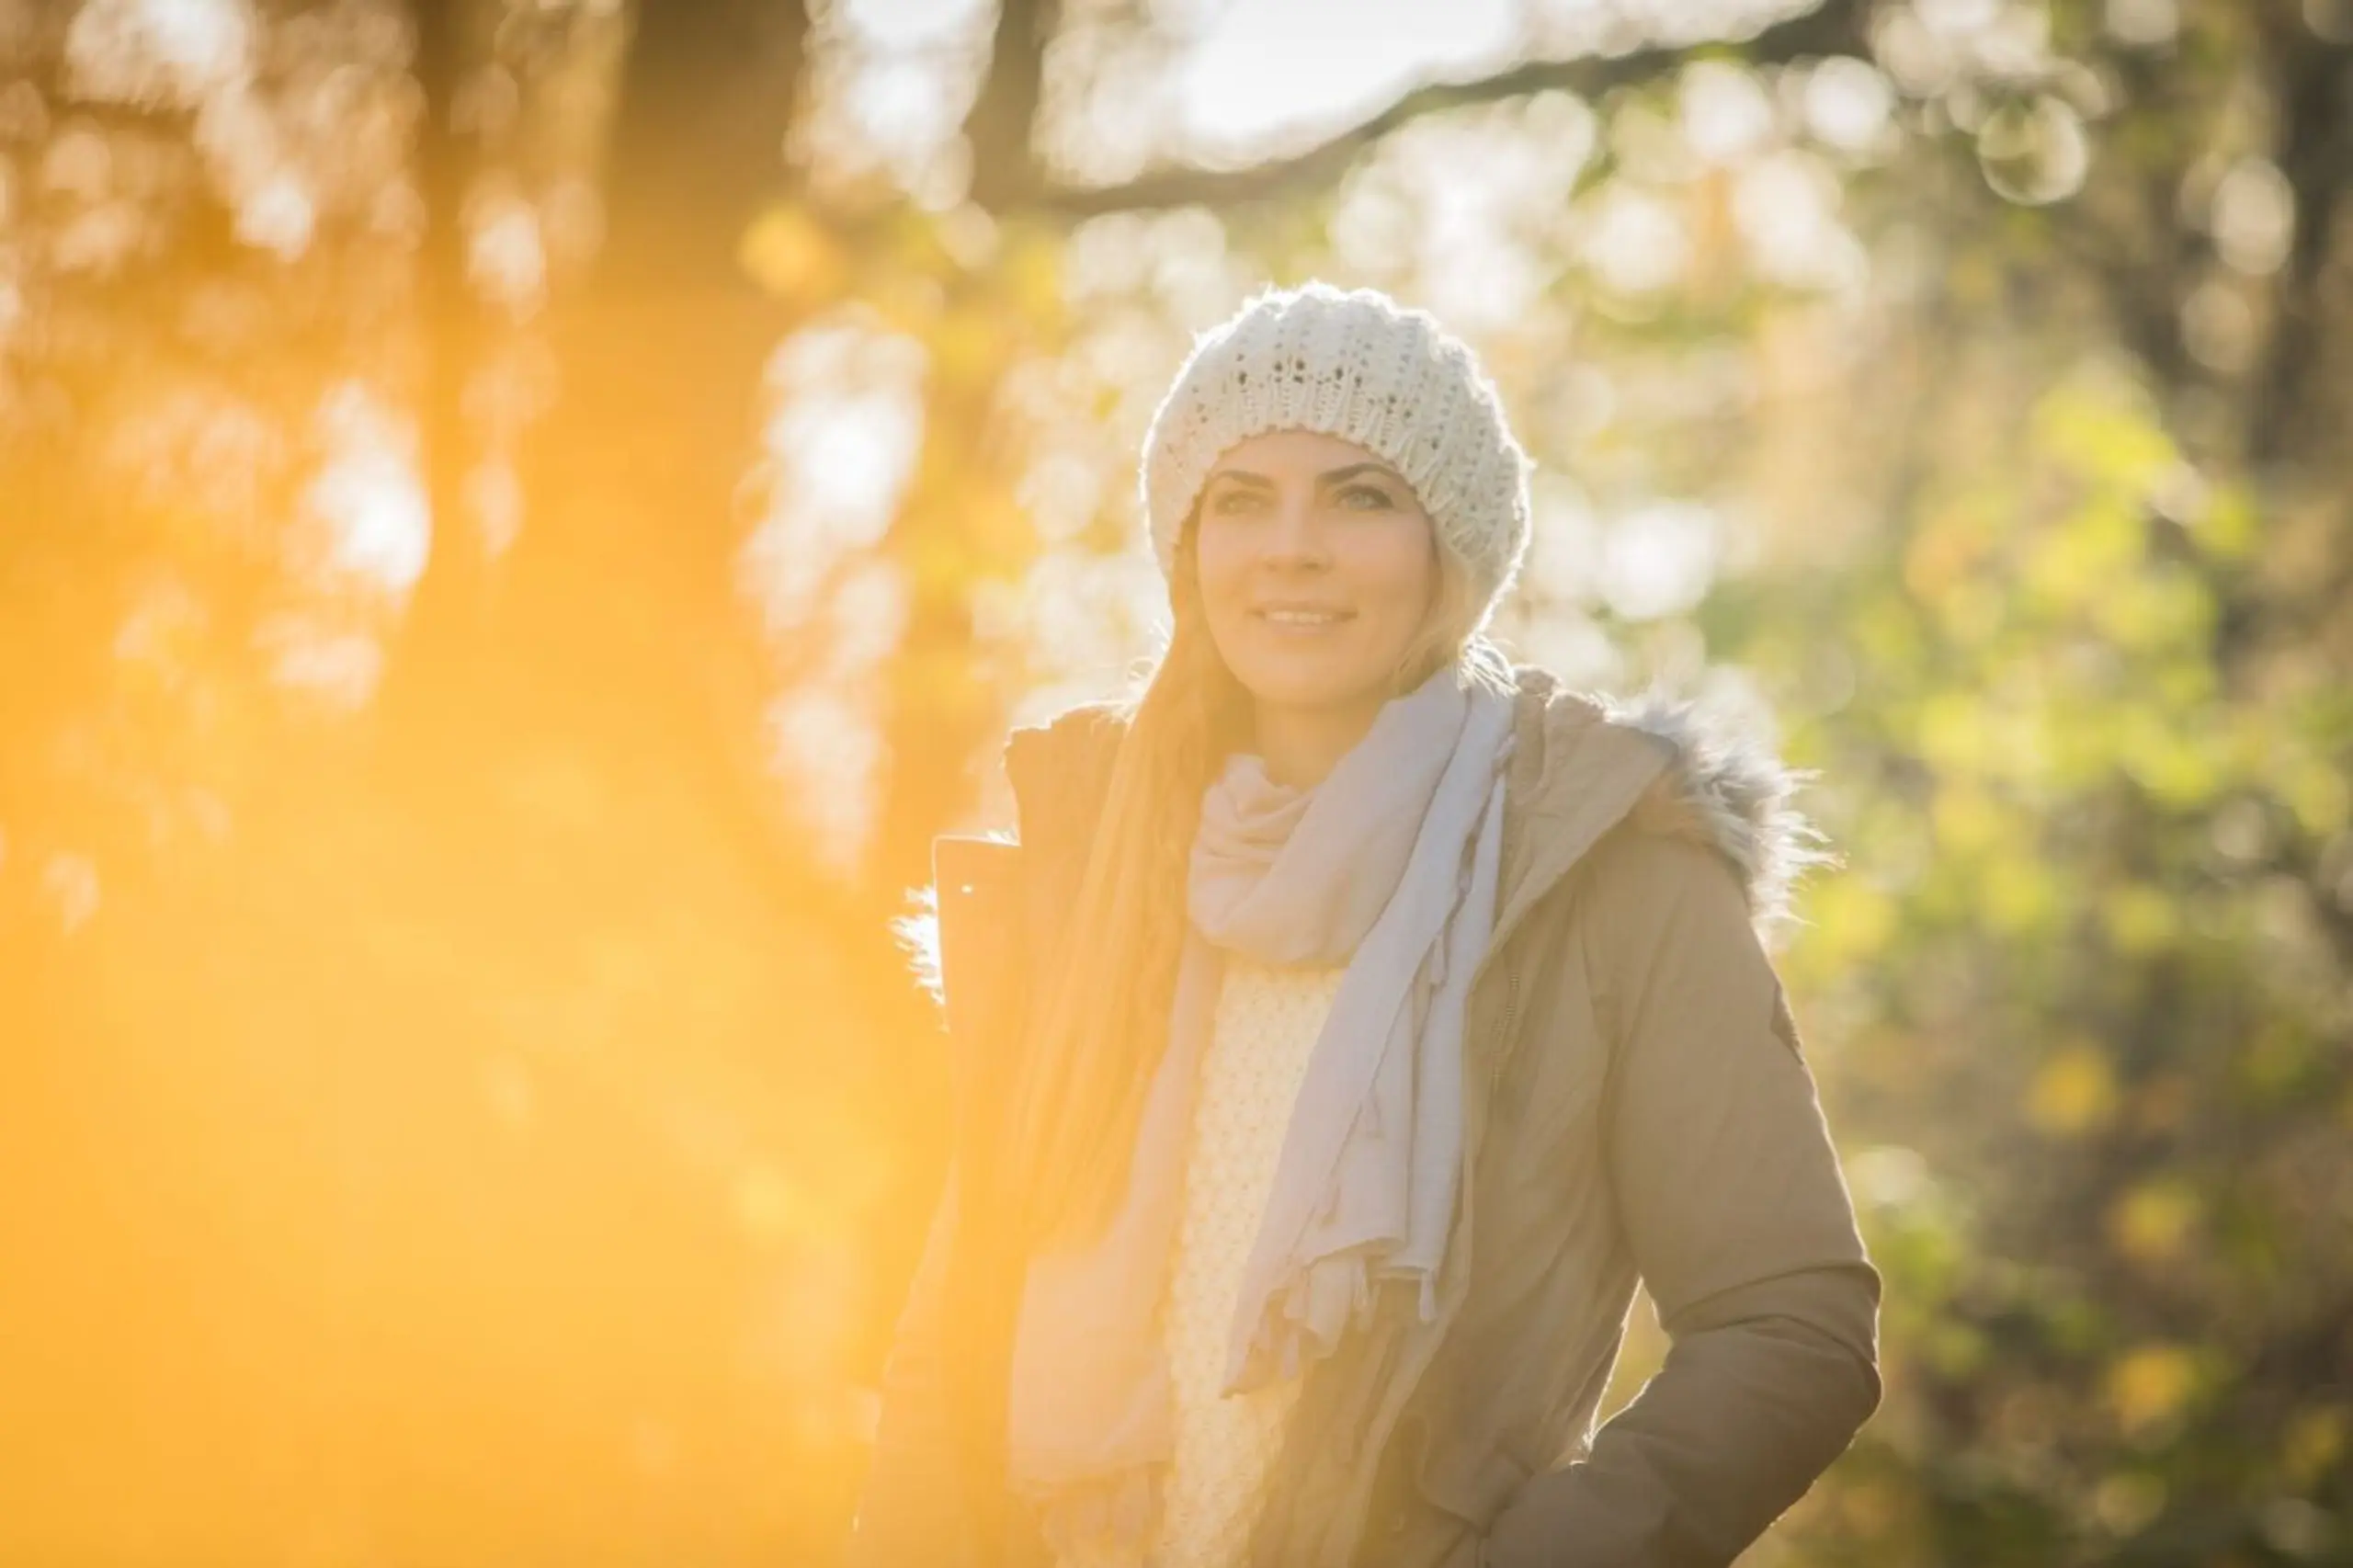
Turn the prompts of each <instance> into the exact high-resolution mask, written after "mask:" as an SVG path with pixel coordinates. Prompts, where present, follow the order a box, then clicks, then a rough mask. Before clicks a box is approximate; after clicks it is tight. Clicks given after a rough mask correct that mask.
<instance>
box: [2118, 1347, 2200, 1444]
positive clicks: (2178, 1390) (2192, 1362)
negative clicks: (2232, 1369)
mask: <svg viewBox="0 0 2353 1568" xmlns="http://www.w3.org/2000/svg"><path fill="white" fill-rule="evenodd" d="M2197 1389H2198V1360H2197V1358H2196V1357H2194V1356H2193V1355H2191V1354H2190V1352H2189V1351H2188V1349H2186V1348H2184V1347H2183V1346H2178V1345H2143V1346H2138V1347H2137V1348H2135V1349H2132V1350H2129V1351H2127V1352H2125V1354H2124V1355H2122V1356H2120V1357H2119V1358H2117V1359H2116V1360H2115V1361H2114V1362H2112V1363H2110V1365H2109V1369H2108V1403H2109V1409H2110V1410H2112V1411H2113V1412H2115V1414H2116V1419H2117V1421H2118V1422H2119V1423H2120V1425H2121V1426H2123V1428H2124V1429H2125V1430H2126V1431H2127V1432H2142V1431H2145V1430H2147V1429H2148V1428H2150V1427H2152V1426H2155V1425H2157V1424H2158V1423H2159V1422H2162V1421H2165V1419H2167V1418H2168V1417H2170V1416H2173V1415H2177V1414H2178V1413H2179V1412H2180V1410H2181V1408H2182V1406H2183V1405H2185V1404H2187V1403H2189V1396H2190V1395H2191V1394H2192V1393H2194V1392H2197Z"/></svg>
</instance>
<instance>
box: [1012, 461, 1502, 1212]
mask: <svg viewBox="0 0 2353 1568" xmlns="http://www.w3.org/2000/svg"><path fill="white" fill-rule="evenodd" d="M1197 520H1198V507H1197V508H1196V511H1195V513H1194V514H1192V515H1188V517H1186V519H1185V521H1184V524H1183V525H1182V528H1181V530H1180V532H1179V535H1178V540H1177V546H1176V562H1175V567H1176V569H1175V571H1174V572H1173V573H1172V574H1170V586H1169V601H1170V607H1171V609H1172V611H1173V615H1172V624H1171V628H1170V632H1169V638H1168V642H1167V645H1166V647H1165V649H1164V650H1163V652H1162V653H1161V655H1160V658H1159V660H1158V661H1157V663H1156V664H1155V665H1154V668H1153V671H1152V673H1151V676H1149V678H1148V679H1147V681H1146V683H1145V685H1144V686H1143V687H1142V691H1141V693H1140V694H1139V695H1137V696H1136V697H1135V698H1133V699H1131V703H1130V705H1129V710H1128V724H1127V728H1126V732H1125V733H1124V734H1123V735H1122V737H1121V738H1120V746H1119V751H1118V754H1117V756H1116V758H1115V760H1114V762H1113V764H1112V768H1111V778H1110V782H1109V786H1108V792H1107V795H1106V798H1105V801H1104V804H1103V809H1102V814H1101V816H1100V817H1099V818H1098V819H1097V824H1096V828H1095V832H1094V835H1093V842H1092V844H1091V846H1090V847H1089V849H1088V852H1087V857H1086V870H1085V872H1084V873H1083V875H1082V877H1081V880H1080V882H1079V889H1078V896H1077V898H1076V901H1075V902H1074V905H1073V907H1072V908H1071V909H1070V910H1069V912H1068V917H1067V919H1066V920H1065V921H1064V924H1063V929H1064V931H1065V933H1066V936H1065V937H1064V940H1063V947H1062V950H1061V952H1060V953H1059V955H1057V956H1056V957H1055V959H1054V961H1053V963H1052V966H1051V970H1050V971H1049V972H1050V978H1049V979H1048V981H1047V982H1046V983H1045V984H1044V986H1043V987H1042V988H1041V990H1040V994H1039V995H1038V996H1037V997H1036V998H1035V1003H1034V1010H1033V1011H1032V1012H1031V1014H1030V1016H1029V1017H1030V1026H1031V1027H1030V1030H1029V1040H1027V1041H1026V1048H1025V1050H1024V1051H1022V1052H1021V1058H1022V1061H1021V1064H1020V1066H1019V1068H1018V1069H1017V1077H1016V1080H1015V1083H1014V1085H1013V1086H1012V1120H1011V1124H1010V1138H1009V1141H1008V1142H1007V1143H1006V1148H1007V1149H1008V1150H1009V1151H1010V1152H1011V1159H1010V1160H1009V1161H1008V1163H1007V1166H1006V1172H1005V1175H1006V1180H1007V1182H1008V1184H1009V1187H1010V1191H1009V1192H1008V1194H1007V1197H1008V1199H1009V1200H1010V1201H1009V1211H1008V1212H1007V1214H1006V1219H1007V1220H1008V1221H1010V1222H1011V1224H1012V1226H1013V1229H1014V1231H1015V1233H1016V1235H1017V1239H1018V1240H1019V1241H1020V1242H1021V1243H1022V1244H1026V1245H1029V1246H1035V1247H1042V1248H1051V1247H1056V1246H1063V1245H1075V1244H1084V1243H1085V1242H1086V1241H1088V1240H1091V1239H1092V1238H1094V1237H1096V1236H1097V1235H1099V1234H1100V1233H1101V1231H1102V1229H1103V1227H1104V1226H1105V1225H1106V1224H1108V1221H1110V1219H1111V1218H1112V1216H1113V1214H1114V1213H1115V1211H1116V1210H1117V1207H1118V1202H1119V1198H1120V1193H1121V1191H1122V1190H1123V1189H1124V1187H1125V1186H1126V1182H1127V1174H1128V1164H1129V1157H1130V1155H1131V1153H1132V1152H1133V1148H1134V1144H1135V1141H1136V1133H1137V1130H1138V1127H1139V1125H1140V1123H1141V1120H1142V1110H1143V1102H1144V1097H1145V1093H1146V1091H1147V1089H1148V1088H1149V1086H1150V1084H1151V1079H1152V1074H1153V1071H1154V1068H1155V1067H1156V1066H1157V1065H1158V1064H1159V1060H1160V1053H1161V1051H1163V1050H1165V1047H1166V1045H1167V1037H1168V1017H1169V1012H1170V1008H1171V1006H1172V1005H1173V1003H1174V1000H1175V994H1176V968H1177V962H1178V960H1179V959H1180V957H1181V956H1182V954H1183V951H1184V938H1185V925H1186V910H1185V886H1186V875H1187V863H1188V859H1189V858H1190V855H1191V850H1192V843H1193V835H1194V831H1195V829H1196V828H1197V827H1198V826H1199V818H1200V806H1201V797H1202V795H1203V794H1204V793H1205V792H1206V791H1207V790H1208V789H1209V786H1210V784H1211V781H1212V780H1213V779H1214V778H1216V776H1217V773H1218V770H1219V769H1220V768H1221V767H1222V765H1223V762H1224V760H1225V758H1226V756H1228V755H1229V754H1230V753H1231V752H1233V750H1234V749H1236V748H1237V747H1238V746H1241V745H1243V744H1247V739H1248V736H1249V733H1250V711H1251V710H1250V701H1249V695H1248V693H1247V691H1246V690H1245V688H1244V687H1243V686H1242V683H1241V682H1240V681H1239V680H1237V679H1236V678H1235V677H1234V676H1233V671H1232V670H1230V669H1229V668H1227V666H1226V664H1225V661H1224V660H1223V658H1222V657H1221V656H1220V655H1219V653H1218V652H1217V647H1216V644H1215V643H1214V642H1212V641H1211V636H1210V630H1209V625H1208V620H1207V618H1206V616H1205V613H1204V611H1203V608H1202V605H1201V598H1200V590H1199V578H1198V576H1197V574H1196V565H1195V562H1196V556H1195V546H1194V540H1195V532H1196V528H1195V525H1196V522H1197ZM1432 548H1433V550H1434V551H1435V552H1436V555H1437V558H1438V592H1437V594H1436V595H1435V596H1434V600H1433V603H1432V606H1431V609H1430V613H1429V615H1428V616H1427V619H1425V621H1424V623H1423V626H1422V629H1421V631H1419V632H1418V633H1417V635H1416V636H1415V640H1414V642H1412V643H1411V644H1410V645H1409V646H1408V647H1407V649H1406V651H1405V654H1404V658H1402V659H1401V660H1400V661H1399V663H1398V666H1397V670H1396V672H1395V674H1394V676H1392V692H1394V693H1402V692H1404V691H1410V690H1412V689H1413V688H1414V687H1417V686H1419V685H1420V684H1421V682H1422V681H1424V680H1426V679H1427V678H1428V677H1429V676H1430V675H1432V674H1433V673H1435V672H1436V671H1437V670H1438V668H1439V667H1440V665H1443V664H1445V663H1448V662H1459V663H1467V664H1472V665H1476V666H1477V667H1478V668H1480V669H1482V670H1483V671H1486V672H1488V673H1489V677H1490V678H1492V672H1493V671H1494V670H1495V669H1496V668H1498V667H1500V665H1499V661H1497V660H1495V659H1492V658H1490V659H1480V660H1469V659H1466V654H1467V653H1469V652H1470V651H1471V650H1472V649H1473V648H1474V647H1477V648H1483V647H1484V645H1483V644H1482V643H1480V642H1478V631H1479V624H1480V621H1481V620H1482V619H1483V616H1482V615H1481V614H1480V609H1481V607H1479V606H1477V605H1475V604H1474V603H1473V602H1472V589H1471V587H1470V585H1469V582H1468V580H1467V577H1466V575H1465V574H1464V572H1463V570H1462V568H1461V565H1460V563H1459V562H1457V561H1456V560H1455V559H1454V557H1453V556H1452V555H1451V554H1450V553H1449V552H1448V551H1444V550H1442V549H1439V548H1438V546H1437V543H1436V529H1435V526H1433V529H1432ZM1489 652H1492V651H1491V650H1489Z"/></svg>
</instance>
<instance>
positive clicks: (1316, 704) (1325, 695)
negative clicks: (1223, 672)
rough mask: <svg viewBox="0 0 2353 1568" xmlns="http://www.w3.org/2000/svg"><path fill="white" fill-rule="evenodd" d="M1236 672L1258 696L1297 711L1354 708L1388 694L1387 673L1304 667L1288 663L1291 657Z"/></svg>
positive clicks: (1266, 701)
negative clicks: (1272, 663)
mask: <svg viewBox="0 0 2353 1568" xmlns="http://www.w3.org/2000/svg"><path fill="white" fill-rule="evenodd" d="M1286 666H1288V667H1286ZM1237 673H1238V674H1240V676H1241V680H1242V685H1243V687H1244V688H1245V689H1246V690H1247V691H1248V692H1249V693H1250V695H1251V697H1252V698H1253V699H1255V700H1256V701H1258V702H1260V703H1263V704H1265V705H1266V706H1267V707H1269V708H1281V709H1286V710H1290V711H1292V712H1295V713H1315V712H1322V711H1326V710H1329V711H1332V712H1347V711H1353V710H1358V709H1360V708H1362V707H1364V706H1365V704H1366V703H1367V702H1368V701H1378V700H1379V699H1382V698H1385V697H1386V696H1387V695H1388V687H1389V683H1388V680H1387V678H1386V675H1385V673H1376V674H1368V673H1366V672H1364V671H1362V670H1333V669H1329V668H1302V667H1298V666H1292V665H1289V662H1288V661H1286V662H1285V665H1281V666H1273V667H1269V666H1267V665H1260V666H1256V667H1254V668H1252V669H1250V670H1249V671H1247V672H1237Z"/></svg>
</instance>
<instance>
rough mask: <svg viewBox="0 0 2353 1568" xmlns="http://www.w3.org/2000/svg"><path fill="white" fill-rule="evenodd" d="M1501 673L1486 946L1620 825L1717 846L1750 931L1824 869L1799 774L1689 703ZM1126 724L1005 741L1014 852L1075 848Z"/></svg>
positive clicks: (1783, 909) (1069, 716)
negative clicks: (1508, 732) (1500, 844)
mask: <svg viewBox="0 0 2353 1568" xmlns="http://www.w3.org/2000/svg"><path fill="white" fill-rule="evenodd" d="M1512 675H1513V679H1514V682H1515V684H1516V686H1517V688H1518V689H1517V693H1516V696H1515V699H1514V702H1515V708H1516V713H1515V717H1514V725H1513V729H1514V736H1515V750H1514V754H1513V758H1512V763H1511V773H1510V778H1509V781H1508V788H1507V790H1506V795H1505V810H1504V865H1503V872H1502V877H1501V885H1500V889H1499V892H1498V897H1499V901H1500V902H1499V904H1498V908H1497V911H1496V917H1495V938H1494V939H1495V942H1496V943H1500V942H1501V941H1502V940H1503V938H1504V937H1506V936H1507V935H1509V933H1510V930H1511V928H1512V927H1513V926H1516V925H1517V924H1518V921H1519V920H1520V919H1521V918H1522V917H1524V916H1525V915H1526V914H1527V912H1528V911H1529V908H1531V907H1532V906H1533V905H1534V904H1535V903H1536V902H1537V900H1538V899H1539V898H1540V897H1541V896H1542V895H1543V894H1544V893H1545V892H1547V891H1549V890H1550V889H1551V888H1552V886H1553V885H1554V883H1556V882H1557V881H1559V880H1560V878H1561V877H1562V876H1563V875H1564V874H1565V873H1566V872H1567V871H1568V870H1569V869H1570V868H1571V867H1573V866H1574V865H1575V864H1576V862H1577V860H1578V859H1579V858H1581V857H1583V855H1584V854H1585V853H1586V850H1587V849H1589V848H1591V847H1592V846H1593V845H1594V844H1595V843H1597V841H1598V840H1599V839H1600V838H1601V836H1602V835H1604V834H1606V833H1608V831H1609V830H1610V829H1611V828H1613V827H1616V826H1617V825H1619V824H1620V823H1626V824H1631V826H1632V827H1633V828H1634V829H1636V830H1637V831H1640V832H1643V833H1651V834H1656V835H1660V836H1663V837H1669V838H1679V839H1683V840H1685V841H1687V842H1689V843H1693V844H1698V845H1700V846H1706V847H1710V848H1713V849H1714V850H1716V851H1717V853H1718V854H1720V855H1721V856H1722V858H1723V859H1724V861H1725V863H1726V864H1727V865H1728V866H1729V867H1730V868H1731V869H1732V871H1733V875H1734V876H1735V877H1736V878H1737V879H1738V881H1739V882H1740V885H1741V889H1742V892H1744V893H1745V895H1746V898H1747V901H1748V906H1749V910H1750V913H1751V915H1752V916H1753V917H1754V918H1755V920H1756V923H1757V924H1758V926H1760V928H1761V927H1766V926H1772V925H1777V924H1779V923H1781V922H1784V921H1788V920H1791V919H1793V918H1794V916H1793V915H1792V914H1791V911H1790V892H1791V891H1792V889H1793V887H1794V885H1795V883H1796V881H1797V880H1798V878H1799V877H1800V876H1801V875H1802V873H1803V872H1804V871H1805V869H1807V868H1808V867H1810V866H1813V865H1816V864H1836V857H1835V856H1834V855H1832V854H1830V853H1829V852H1827V850H1826V849H1824V847H1823V845H1824V839H1823V835H1821V833H1820V832H1819V831H1817V830H1816V829H1815V828H1814V826H1813V824H1811V823H1809V822H1808V821H1807V820H1806V818H1805V817H1804V815H1803V814H1802V813H1801V812H1799V811H1798V809H1797V808H1796V807H1795V806H1794V805H1793V804H1792V803H1791V797H1792V796H1793V794H1794V793H1795V791H1796V789H1797V787H1798V785H1799V784H1800V783H1802V781H1803V780H1804V779H1806V778H1811V777H1813V775H1812V774H1811V772H1805V771H1799V770H1795V769H1792V768H1790V767H1787V766H1785V765H1784V764H1783V763H1782V762H1781V760H1780V758H1779V756H1776V755H1775V754H1774V753H1773V751H1772V749H1771V748H1770V747H1769V746H1768V745H1767V744H1765V743H1764V742H1762V741H1761V740H1759V739H1757V738H1756V737H1755V736H1753V735H1750V734H1748V733H1745V732H1743V731H1741V730H1739V729H1738V728H1737V727H1735V726H1734V725H1733V724H1732V723H1730V722H1727V721H1726V720H1724V719H1722V718H1721V717H1719V716H1718V715H1716V714H1714V713H1711V712H1710V711H1708V710H1704V709H1703V708H1702V707H1701V706H1700V705H1699V703H1698V702H1697V701H1695V700H1693V699H1688V698H1680V697H1676V696H1673V695H1670V694H1669V693H1667V692H1666V691H1665V689H1663V688H1661V687H1652V688H1651V689H1649V690H1647V691H1645V692H1643V694H1642V695H1640V696H1638V697H1632V698H1623V699H1621V698H1614V697H1609V696H1605V695H1599V694H1587V693H1582V692H1574V691H1570V690H1568V689H1567V688H1566V687H1563V686H1562V685H1561V683H1560V682H1559V680H1558V679H1557V678H1556V677H1555V676H1552V674H1551V673H1550V672H1549V671H1546V670H1543V669H1541V668H1539V667H1536V666H1533V665H1519V666H1517V667H1516V668H1515V669H1514V670H1513V672H1512ZM1126 727H1127V718H1126V715H1125V713H1124V712H1123V711H1122V710H1120V708H1119V707H1118V706H1117V705H1116V704H1111V703H1088V704H1083V705H1081V706H1079V707H1077V708H1074V709H1071V710H1067V711H1065V712H1063V714H1061V715H1059V716H1058V717H1056V718H1054V719H1053V720H1051V721H1050V722H1047V723H1045V724H1043V725H1040V726H1036V727H1030V728H1023V729H1019V730H1016V731H1015V732H1014V733H1013V735H1012V737H1011V739H1010V740H1009V742H1008V743H1007V745H1006V774H1007V777H1008V778H1009V779H1010V781H1011V783H1012V785H1013V790H1014V796H1015V799H1016V801H1017V803H1018V805H1019V808H1020V815H1021V838H1022V841H1023V842H1024V843H1025V844H1030V845H1038V846H1045V845H1046V844H1047V843H1048V842H1049V841H1054V842H1061V843H1066V844H1073V845H1083V844H1084V843H1085V842H1086V836H1087V835H1089V834H1091V833H1092V831H1093V826H1094V812H1095V808H1096V807H1097V804H1098V803H1099V801H1100V800H1101V790H1102V789H1103V788H1104V786H1105V785H1106V784H1108V780H1109V778H1110V765H1111V759H1112V756H1113V755H1114V754H1115V753H1116V752H1117V750H1118V748H1119V744H1120V736H1121V735H1122V734H1123V733H1125V731H1126ZM1065 834H1068V835H1072V836H1070V837H1068V838H1065V837H1064V836H1063V835H1065Z"/></svg>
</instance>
